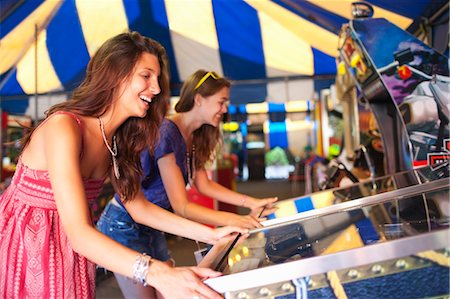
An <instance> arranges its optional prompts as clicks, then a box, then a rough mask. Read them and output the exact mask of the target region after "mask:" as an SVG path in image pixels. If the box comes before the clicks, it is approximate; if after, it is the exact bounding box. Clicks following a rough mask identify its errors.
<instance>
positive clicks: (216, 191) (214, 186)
mask: <svg viewBox="0 0 450 299" xmlns="http://www.w3.org/2000/svg"><path fill="white" fill-rule="evenodd" d="M195 186H196V187H197V189H198V191H199V192H200V193H202V194H205V195H207V196H209V197H212V198H215V199H217V200H219V201H222V202H225V203H228V204H232V205H235V206H241V207H246V208H249V209H250V210H251V213H250V215H253V216H258V215H259V214H260V213H261V211H262V210H263V208H264V211H263V214H262V215H261V217H263V216H267V215H269V214H271V213H273V212H275V211H276V210H277V208H275V207H274V206H273V203H274V202H276V201H277V200H278V198H277V197H269V198H263V199H258V198H254V197H251V196H248V195H244V194H241V193H238V192H235V191H233V190H230V189H228V188H225V187H224V186H222V185H220V184H218V183H216V182H214V181H212V180H210V179H209V177H208V174H207V173H206V171H205V170H204V169H202V170H198V171H197V172H196V175H195Z"/></svg>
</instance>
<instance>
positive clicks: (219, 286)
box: [205, 230, 448, 298]
mask: <svg viewBox="0 0 450 299" xmlns="http://www.w3.org/2000/svg"><path fill="white" fill-rule="evenodd" d="M446 246H448V230H442V231H436V232H430V233H425V234H421V235H418V236H412V237H406V238H404V239H400V240H393V241H389V242H386V243H379V244H373V245H369V246H366V247H362V248H357V249H350V250H346V251H341V252H337V253H333V254H327V255H322V256H316V257H310V258H307V259H301V260H297V261H292V262H288V263H283V264H278V265H272V266H268V267H263V268H258V269H254V270H249V271H245V272H240V273H235V274H229V275H224V276H219V277H215V278H210V279H207V280H205V283H206V284H207V285H209V286H210V287H211V288H213V289H214V290H216V291H217V292H219V293H222V294H228V295H226V298H231V296H230V293H231V292H234V291H239V290H245V289H250V288H254V287H261V286H265V285H269V284H273V283H276V282H283V281H291V280H293V279H297V278H301V277H307V276H311V275H315V274H319V273H325V272H328V271H331V270H339V269H344V268H350V267H357V266H361V265H367V264H370V263H376V262H380V261H384V260H387V259H395V258H400V257H405V256H408V255H413V254H415V253H418V252H422V251H427V250H437V249H441V248H444V247H446Z"/></svg>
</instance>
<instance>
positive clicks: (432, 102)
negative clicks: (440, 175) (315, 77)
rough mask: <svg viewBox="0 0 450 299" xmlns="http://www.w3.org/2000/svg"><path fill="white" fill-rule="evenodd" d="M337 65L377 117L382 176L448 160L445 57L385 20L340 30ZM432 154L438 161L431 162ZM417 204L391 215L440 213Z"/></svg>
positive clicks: (405, 181) (411, 180) (406, 179)
mask: <svg viewBox="0 0 450 299" xmlns="http://www.w3.org/2000/svg"><path fill="white" fill-rule="evenodd" d="M338 60H339V61H338V62H339V63H340V64H341V65H344V66H345V69H346V71H347V72H348V73H350V74H351V76H352V77H353V78H354V79H355V82H356V83H355V84H356V88H357V89H358V92H359V94H360V101H361V102H363V103H364V104H365V105H366V106H368V107H369V109H370V111H371V112H372V113H373V115H374V117H375V118H376V123H377V124H378V127H379V128H378V129H379V132H380V134H381V140H382V143H383V150H384V164H385V172H386V174H394V173H397V172H403V171H407V170H411V169H413V168H414V167H418V166H420V165H424V164H431V163H432V162H437V161H442V160H443V158H448V152H446V151H445V150H444V149H445V147H444V143H445V142H446V141H447V140H448V139H449V138H450V137H449V109H450V92H449V83H450V78H449V67H448V61H449V60H448V58H447V57H445V56H443V55H442V54H440V53H438V52H437V51H436V50H434V49H432V48H430V47H428V46H427V45H426V44H424V43H423V42H421V41H420V40H418V39H416V38H415V37H414V36H412V35H410V34H409V33H407V32H405V31H403V30H402V29H400V28H398V27H396V26H395V25H393V24H391V23H390V22H388V21H387V20H385V19H371V18H361V19H355V20H351V21H350V22H349V24H346V25H344V26H343V27H342V29H341V34H340V44H339V59H338ZM434 155H439V156H438V157H437V158H434V159H433V156H434ZM427 159H428V160H427ZM393 183H394V184H395V185H396V186H397V187H399V188H401V187H403V186H408V185H411V184H419V183H420V181H419V179H418V178H417V177H415V176H413V175H409V176H402V177H396V179H395V182H393ZM415 203H416V204H417V205H415V206H410V205H409V204H408V205H405V206H402V205H401V203H399V205H398V206H394V207H391V210H392V211H393V213H396V214H397V216H398V217H401V218H403V219H405V220H407V221H411V222H414V220H415V219H419V218H421V215H418V213H422V212H421V211H424V209H425V208H426V209H430V210H431V211H436V213H438V211H439V210H440V209H439V208H438V207H436V206H435V205H434V204H431V205H430V206H427V207H424V206H423V204H421V202H420V201H416V202H415ZM436 205H439V203H438V202H437V201H436ZM419 226H420V225H419ZM419 226H418V227H416V228H417V229H419Z"/></svg>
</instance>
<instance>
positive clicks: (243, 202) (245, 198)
mask: <svg viewBox="0 0 450 299" xmlns="http://www.w3.org/2000/svg"><path fill="white" fill-rule="evenodd" d="M246 201H247V195H244V198H243V199H242V201H241V207H243V206H244V205H245V202H246Z"/></svg>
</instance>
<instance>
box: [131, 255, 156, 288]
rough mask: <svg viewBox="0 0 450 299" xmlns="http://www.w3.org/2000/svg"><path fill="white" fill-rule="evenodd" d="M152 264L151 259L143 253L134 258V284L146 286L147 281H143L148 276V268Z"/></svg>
mask: <svg viewBox="0 0 450 299" xmlns="http://www.w3.org/2000/svg"><path fill="white" fill-rule="evenodd" d="M151 262H152V257H151V256H149V255H147V254H145V253H143V254H139V255H138V256H136V261H135V262H134V265H133V280H134V281H135V282H140V283H142V284H143V285H144V286H147V285H148V284H147V281H146V280H145V279H146V277H147V274H148V268H149V267H150V264H151Z"/></svg>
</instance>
